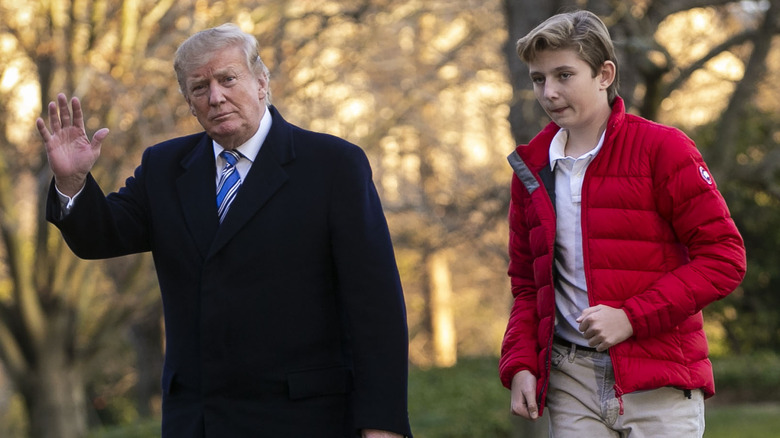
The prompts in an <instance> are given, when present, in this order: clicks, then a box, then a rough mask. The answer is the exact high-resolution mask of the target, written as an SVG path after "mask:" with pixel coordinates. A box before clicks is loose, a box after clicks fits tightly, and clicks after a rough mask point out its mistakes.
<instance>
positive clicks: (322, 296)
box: [37, 25, 411, 438]
mask: <svg viewBox="0 0 780 438" xmlns="http://www.w3.org/2000/svg"><path fill="white" fill-rule="evenodd" d="M174 67H175V70H176V72H177V76H178V81H179V85H180V87H181V92H182V94H183V95H184V97H185V99H186V101H187V103H188V104H189V106H190V109H191V111H192V114H193V115H194V116H195V117H196V118H197V119H198V121H199V122H200V124H201V125H202V126H203V128H204V129H205V132H202V133H199V134H195V135H190V136H187V137H182V138H176V139H172V140H169V141H166V142H163V143H161V144H159V145H156V146H153V147H151V148H148V149H147V150H146V151H145V153H144V155H143V158H142V161H141V165H140V166H139V167H138V168H137V169H136V171H135V174H134V176H133V177H130V178H128V179H127V181H126V184H125V186H124V187H122V188H121V189H120V190H119V191H118V192H116V193H112V194H109V195H108V196H104V195H103V194H102V192H101V190H100V188H99V187H98V185H97V184H96V182H95V180H94V179H93V178H92V176H91V174H90V173H89V172H90V169H91V168H92V166H93V165H94V163H95V161H96V160H97V158H98V156H99V154H100V147H101V143H102V141H103V140H104V139H105V138H106V136H107V134H108V131H107V130H106V129H101V130H99V131H97V132H96V133H95V134H94V136H93V138H92V140H91V141H90V140H89V139H88V138H87V136H86V133H85V130H84V122H83V120H84V116H83V114H82V111H81V104H80V102H79V100H78V99H77V98H75V97H74V98H73V99H72V100H71V105H72V109H73V112H72V114H71V112H70V110H69V108H68V100H67V99H66V97H65V96H64V95H62V94H60V95H59V96H58V98H57V103H54V102H52V103H50V104H49V108H48V110H49V126H50V129H49V128H47V126H46V124H45V122H44V121H43V120H42V119H39V120H38V121H37V126H38V130H39V132H40V134H41V136H42V137H43V140H44V142H45V145H46V151H47V154H48V158H49V163H50V166H51V168H52V171H53V173H54V181H53V183H52V188H51V191H50V196H49V203H48V208H47V218H48V219H49V220H50V221H51V222H53V223H54V224H55V225H56V226H57V227H59V228H60V230H61V231H62V234H63V236H64V238H65V240H66V241H67V243H68V244H69V246H70V247H71V248H72V250H73V251H74V253H76V254H77V255H78V256H80V257H83V258H87V259H97V258H107V257H115V256H120V255H124V254H131V253H138V252H142V251H151V252H152V255H153V257H154V261H155V265H156V268H157V275H158V279H159V282H160V289H161V291H162V299H163V304H164V309H165V325H166V341H167V342H166V356H165V366H164V370H163V379H162V384H163V424H162V429H163V437H167V438H173V437H175V438H181V437H200V438H212V437H260V436H262V437H274V438H277V437H291V438H293V437H294V438H304V437H306V438H308V437H355V436H363V437H367V438H368V437H370V438H380V437H401V436H411V432H410V428H409V422H408V414H407V405H406V402H407V400H406V399H407V394H406V391H407V354H408V340H407V330H406V319H405V308H404V302H403V295H402V291H401V285H400V280H399V276H398V271H397V268H396V264H395V259H394V255H393V249H392V245H391V241H390V236H389V233H388V229H387V224H386V221H385V218H384V215H383V212H382V207H381V205H380V201H379V198H378V196H377V193H376V191H375V188H374V185H373V183H372V180H371V170H370V167H369V164H368V161H367V159H366V157H365V154H364V153H363V152H362V150H360V149H359V148H358V147H356V146H354V145H351V144H349V143H347V142H346V141H344V140H342V139H339V138H336V137H333V136H329V135H325V134H319V133H314V132H309V131H305V130H303V129H300V128H298V127H296V126H293V125H291V124H289V123H287V122H286V121H285V120H284V119H283V118H282V116H281V115H280V114H279V112H278V111H277V110H276V109H275V108H274V107H273V106H271V105H270V102H269V100H270V98H269V95H270V91H269V84H268V70H267V68H266V67H265V65H264V64H263V63H262V61H261V60H260V57H259V56H258V51H257V41H256V40H255V38H254V37H252V36H251V35H248V34H245V33H243V32H242V31H240V30H239V29H238V28H237V27H236V26H234V25H223V26H219V27H216V28H213V29H208V30H205V31H202V32H199V33H197V34H195V35H193V36H192V37H190V38H189V39H188V40H187V41H185V42H184V43H183V44H182V45H181V46H180V47H179V49H178V51H177V54H176V61H175V64H174Z"/></svg>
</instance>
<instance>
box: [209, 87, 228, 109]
mask: <svg viewBox="0 0 780 438" xmlns="http://www.w3.org/2000/svg"><path fill="white" fill-rule="evenodd" d="M224 101H225V93H224V90H223V89H222V86H221V85H220V84H218V83H215V84H212V85H211V86H210V87H209V105H219V104H221V103H223V102H224Z"/></svg>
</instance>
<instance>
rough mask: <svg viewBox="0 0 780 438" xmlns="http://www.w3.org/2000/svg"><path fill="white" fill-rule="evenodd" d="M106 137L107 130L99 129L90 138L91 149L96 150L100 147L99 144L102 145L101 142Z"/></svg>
mask: <svg viewBox="0 0 780 438" xmlns="http://www.w3.org/2000/svg"><path fill="white" fill-rule="evenodd" d="M107 136H108V128H101V129H99V130H98V131H97V132H96V133H95V135H93V136H92V147H93V148H97V147H100V144H101V143H103V140H105V138H106V137H107Z"/></svg>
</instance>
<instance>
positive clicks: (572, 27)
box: [517, 11, 618, 105]
mask: <svg viewBox="0 0 780 438" xmlns="http://www.w3.org/2000/svg"><path fill="white" fill-rule="evenodd" d="M567 49H570V50H574V51H575V52H576V53H577V54H578V55H579V57H580V58H581V59H582V60H583V61H585V62H586V63H587V64H588V65H589V66H590V68H591V71H592V72H593V76H594V77H595V76H596V75H597V74H598V73H599V71H600V70H601V66H603V65H604V62H606V61H612V62H613V63H614V64H615V80H614V81H613V82H612V85H610V86H609V88H608V89H607V99H608V101H609V103H610V105H611V104H612V103H613V102H614V100H615V97H617V95H618V68H617V66H618V62H617V57H616V56H615V46H614V45H613V43H612V38H611V37H610V36H609V30H608V29H607V26H606V25H605V24H604V22H603V21H601V19H600V18H599V17H598V16H596V14H594V13H592V12H590V11H575V12H567V13H562V14H558V15H554V16H552V17H550V18H548V19H547V20H545V21H544V22H543V23H542V24H540V25H539V26H537V27H536V28H535V29H534V30H532V31H531V32H529V33H528V35H526V36H524V37H522V38H520V39H519V40H517V54H518V55H519V56H520V59H521V60H522V61H523V62H525V63H526V64H528V63H529V62H532V61H533V60H534V59H535V58H536V55H537V54H538V53H539V52H541V51H544V50H567Z"/></svg>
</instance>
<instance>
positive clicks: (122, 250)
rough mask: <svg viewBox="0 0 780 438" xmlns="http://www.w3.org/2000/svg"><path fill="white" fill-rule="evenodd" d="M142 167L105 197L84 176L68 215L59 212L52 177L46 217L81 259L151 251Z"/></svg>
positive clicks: (89, 178)
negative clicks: (118, 188)
mask: <svg viewBox="0 0 780 438" xmlns="http://www.w3.org/2000/svg"><path fill="white" fill-rule="evenodd" d="M147 152H148V150H147ZM146 155H147V154H146V153H145V154H144V157H146ZM142 169H143V165H142V166H139V167H138V168H137V169H136V171H135V175H134V176H133V177H130V178H128V179H127V181H126V182H125V186H124V187H123V188H122V189H121V190H119V192H116V193H111V194H109V195H108V196H106V195H104V193H103V191H102V190H101V189H100V186H98V184H97V182H96V181H95V179H94V178H93V177H92V175H91V174H89V175H87V181H86V185H85V186H84V189H83V190H82V191H81V193H80V194H79V196H78V198H77V199H76V200H75V202H74V205H73V208H72V209H71V211H70V212H69V214H67V215H63V214H62V211H61V207H60V203H59V198H58V196H57V192H56V189H55V188H54V180H52V182H51V186H50V188H49V195H48V199H47V204H46V219H47V220H48V221H49V222H51V223H52V224H54V225H55V226H56V227H57V228H59V229H60V231H61V232H62V235H63V238H64V239H65V241H66V242H67V244H68V246H69V247H70V248H71V250H72V251H73V253H74V254H76V255H77V256H78V257H81V258H83V259H105V258H110V257H118V256H122V255H127V254H133V253H138V252H145V251H149V250H150V244H149V232H148V230H149V228H148V220H147V214H146V211H147V209H146V207H145V205H146V202H145V195H144V192H143V190H142V189H141V188H142V187H143V184H142V183H141V182H140V181H141V180H142V173H143V171H142Z"/></svg>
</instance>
